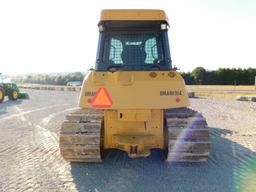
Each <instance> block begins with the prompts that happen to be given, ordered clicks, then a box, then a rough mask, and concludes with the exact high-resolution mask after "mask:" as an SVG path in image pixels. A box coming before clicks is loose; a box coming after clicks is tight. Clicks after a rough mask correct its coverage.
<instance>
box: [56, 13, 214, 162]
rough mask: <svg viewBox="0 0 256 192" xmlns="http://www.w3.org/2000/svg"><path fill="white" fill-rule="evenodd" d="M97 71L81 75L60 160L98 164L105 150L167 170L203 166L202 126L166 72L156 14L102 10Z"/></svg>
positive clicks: (161, 17)
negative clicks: (171, 165)
mask: <svg viewBox="0 0 256 192" xmlns="http://www.w3.org/2000/svg"><path fill="white" fill-rule="evenodd" d="M98 27H99V42H98V51H97V59H96V65H95V69H92V70H90V71H89V72H88V74H87V75H86V77H85V79H84V82H83V85H82V90H81V93H80V98H79V107H80V109H79V110H78V111H75V112H73V113H71V114H69V115H67V116H66V119H65V120H64V122H63V123H62V127H61V132H60V152H61V155H62V156H63V157H64V159H66V160H67V161H71V162H73V161H77V162H102V160H103V159H104V158H103V154H104V152H105V151H107V149H119V150H122V151H125V152H127V154H128V156H129V157H131V158H136V157H147V156H149V155H150V152H151V150H152V149H154V148H158V149H162V150H163V153H164V154H165V155H166V161H169V162H202V161H206V160H207V159H208V156H209V152H210V137H209V128H208V127H207V123H206V120H205V118H204V117H203V116H202V115H201V114H200V113H199V112H197V111H195V110H193V109H191V108H189V107H188V106H189V99H188V96H187V91H186V87H185V83H184V80H183V78H182V77H181V75H180V74H179V73H178V72H177V71H176V69H175V68H174V67H173V66H172V62H171V55H170V49H169V42H168V29H169V23H168V19H167V16H166V14H165V12H164V11H162V10H102V12H101V17H100V22H99V24H98Z"/></svg>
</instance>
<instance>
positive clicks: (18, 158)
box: [3, 106, 76, 191]
mask: <svg viewBox="0 0 256 192" xmlns="http://www.w3.org/2000/svg"><path fill="white" fill-rule="evenodd" d="M51 107H54V106H51ZM15 108H16V110H17V111H18V114H16V115H15V116H12V118H14V117H17V118H18V120H19V121H20V124H21V125H22V126H25V127H26V131H27V132H29V133H28V134H25V135H24V137H23V139H22V140H21V141H22V142H20V145H18V146H16V147H14V148H13V147H11V150H12V152H14V154H15V157H14V160H13V161H14V162H15V164H16V168H15V169H14V170H12V172H11V174H9V178H8V179H6V182H5V185H4V187H3V189H4V191H12V190H14V191H76V187H75V185H74V183H73V178H72V175H71V174H70V169H71V168H70V164H69V163H67V162H65V161H64V160H63V159H62V158H61V156H60V153H59V147H58V137H57V135H56V133H54V132H50V131H49V130H48V129H46V128H44V127H43V126H42V125H43V124H44V125H47V124H48V123H47V121H48V122H49V121H50V120H51V119H53V118H54V116H56V115H58V114H60V113H63V112H65V111H69V110H72V109H67V110H64V111H61V112H56V113H54V114H51V115H49V116H47V117H45V118H43V119H42V120H41V121H40V122H39V123H38V124H35V123H33V122H32V121H30V120H29V117H27V115H28V114H29V113H32V112H35V111H40V110H44V109H46V108H40V110H31V111H26V112H23V111H22V109H20V108H19V107H17V106H16V107H15ZM47 109H49V107H47ZM9 119H10V118H9Z"/></svg>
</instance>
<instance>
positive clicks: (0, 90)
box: [0, 87, 5, 103]
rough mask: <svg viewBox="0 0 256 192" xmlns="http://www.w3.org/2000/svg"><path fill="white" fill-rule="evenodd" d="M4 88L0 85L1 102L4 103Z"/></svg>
mask: <svg viewBox="0 0 256 192" xmlns="http://www.w3.org/2000/svg"><path fill="white" fill-rule="evenodd" d="M4 95H5V93H4V89H3V88H2V87H0V103H2V102H3V101H4Z"/></svg>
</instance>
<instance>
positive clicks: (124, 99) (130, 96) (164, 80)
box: [79, 71, 189, 109]
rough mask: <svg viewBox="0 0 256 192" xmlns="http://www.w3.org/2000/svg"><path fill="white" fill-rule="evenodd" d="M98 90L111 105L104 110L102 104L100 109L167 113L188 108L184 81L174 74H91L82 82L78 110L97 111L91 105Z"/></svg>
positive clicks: (131, 72)
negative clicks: (166, 111) (162, 110)
mask: <svg viewBox="0 0 256 192" xmlns="http://www.w3.org/2000/svg"><path fill="white" fill-rule="evenodd" d="M100 88H104V90H106V91H107V93H108V95H109V97H110V98H111V105H108V106H107V107H104V103H102V106H103V107H100V108H103V109H166V108H178V107H187V106H188V105H189V101H188V97H187V91H186V88H185V83H184V80H183V78H182V77H181V75H180V74H179V73H178V72H176V71H116V72H95V71H90V72H89V73H88V74H87V76H86V77H85V79H84V82H83V86H82V90H81V93H80V99H79V107H81V108H97V107H94V106H93V103H92V101H93V100H96V99H95V98H94V97H95V95H96V93H97V91H98V90H99V89H100ZM101 100H104V99H101ZM105 100H106V101H107V99H105ZM107 104H109V102H108V103H107Z"/></svg>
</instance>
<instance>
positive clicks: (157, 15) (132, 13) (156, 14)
mask: <svg viewBox="0 0 256 192" xmlns="http://www.w3.org/2000/svg"><path fill="white" fill-rule="evenodd" d="M100 20H101V21H112V20H119V21H120V20H126V21H128V20H129V21H137V20H138V21H144V20H149V21H155V20H156V21H158V20H159V21H163V20H165V21H168V18H167V16H166V14H165V12H164V11H163V10H144V9H137V10H136V9H135V10H134V9H133V10H131V9H115V10H113V9H105V10H102V11H101V17H100Z"/></svg>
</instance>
